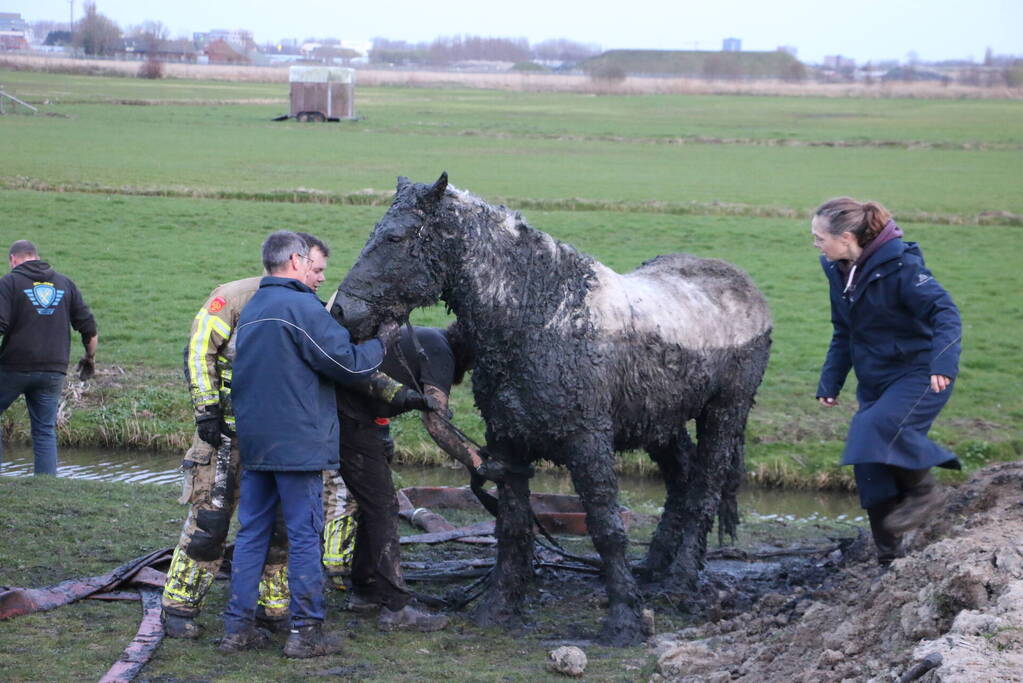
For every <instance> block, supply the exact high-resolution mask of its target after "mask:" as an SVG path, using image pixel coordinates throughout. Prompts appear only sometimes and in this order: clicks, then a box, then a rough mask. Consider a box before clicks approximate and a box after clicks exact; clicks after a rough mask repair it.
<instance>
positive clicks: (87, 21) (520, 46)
mask: <svg viewBox="0 0 1023 683" xmlns="http://www.w3.org/2000/svg"><path fill="white" fill-rule="evenodd" d="M66 26H67V24H66V23H65V24H59V23H57V22H52V21H44V22H36V23H35V24H34V27H33V28H34V29H35V31H36V32H37V33H40V34H42V33H45V34H46V36H47V39H46V44H48V45H68V44H69V45H71V46H73V47H75V48H76V49H79V50H81V51H82V52H83V53H85V54H87V55H100V56H102V55H111V54H114V53H116V52H120V51H122V50H123V49H124V43H125V40H126V39H129V40H133V41H134V42H135V43H136V44H137V45H138V47H139V48H141V49H142V50H143V51H145V52H147V53H153V52H158V51H160V49H161V48H162V47H163V46H164V45H165V44H166V43H167V42H169V39H170V35H169V31H168V29H167V27H166V26H165V25H164V24H163V23H162V22H160V21H145V22H143V23H142V24H139V25H137V26H131V27H129V28H128V29H127V31H122V29H121V27H120V26H118V24H117V22H115V21H114V20H113V19H110V18H109V17H107V16H106V15H104V14H102V13H100V12H99V11H98V10H97V9H96V4H95V3H87V4H86V5H85V14H84V16H82V18H81V19H80V20H79V21H77V22H75V24H74V26H73V27H71V30H70V31H66V30H63V29H64V27H66ZM179 40H187V39H179ZM306 42H317V43H321V45H322V46H323V47H324V48H332V47H334V48H336V49H338V50H341V49H342V48H340V47H339V46H337V43H339V42H340V41H338V40H337V39H336V38H325V39H319V40H316V39H312V38H308V39H306ZM349 52H351V51H345V53H346V54H345V55H344V56H345V57H348V58H351V57H354V56H357V54H355V53H352V54H348V53H349ZM599 53H600V46H599V45H593V44H585V43H577V42H574V41H571V40H566V39H563V38H558V39H553V40H545V41H543V42H540V43H536V44H535V45H531V44H530V43H529V41H528V40H526V39H525V38H497V37H484V36H471V35H464V36H463V35H458V36H444V37H439V38H436V39H434V40H433V41H430V42H422V43H408V42H405V41H399V40H389V39H387V38H375V39H374V40H373V49H372V51H371V53H370V54H369V55H364V56H367V57H369V59H370V61H371V62H374V63H377V64H395V65H419V64H431V65H447V64H453V63H456V62H463V61H472V60H481V61H501V62H525V61H530V60H539V61H548V62H573V63H574V62H578V61H580V60H583V59H586V58H587V57H592V56H594V55H597V54H599ZM319 56H320V57H323V55H319ZM331 56H336V55H331Z"/></svg>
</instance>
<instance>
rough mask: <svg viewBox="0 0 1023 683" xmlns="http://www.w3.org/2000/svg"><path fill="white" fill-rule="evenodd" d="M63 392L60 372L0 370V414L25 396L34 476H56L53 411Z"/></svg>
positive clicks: (55, 440) (55, 414) (55, 422)
mask: <svg viewBox="0 0 1023 683" xmlns="http://www.w3.org/2000/svg"><path fill="white" fill-rule="evenodd" d="M63 389H64V374H63V373H60V372H12V371H9V370H0V414H2V413H3V412H4V411H5V410H7V408H8V406H10V405H11V404H12V403H14V400H15V399H16V398H18V396H20V395H22V394H25V403H26V405H27V406H28V417H29V420H30V422H31V423H32V451H33V453H34V454H35V473H36V474H57V407H58V406H59V405H60V394H61V391H63ZM0 448H2V446H0ZM2 453H3V451H0V455H2Z"/></svg>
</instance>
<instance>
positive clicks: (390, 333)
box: [377, 320, 401, 352]
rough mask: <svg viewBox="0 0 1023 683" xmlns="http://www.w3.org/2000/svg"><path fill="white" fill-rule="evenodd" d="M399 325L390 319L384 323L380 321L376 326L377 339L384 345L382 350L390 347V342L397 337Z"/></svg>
mask: <svg viewBox="0 0 1023 683" xmlns="http://www.w3.org/2000/svg"><path fill="white" fill-rule="evenodd" d="M400 329H401V327H400V326H399V325H398V323H396V322H394V321H393V320H390V321H388V322H385V323H381V325H380V327H378V328H377V339H379V340H380V343H381V344H383V345H384V351H385V352H386V351H387V349H389V348H391V344H393V343H394V341H395V340H396V339H397V338H398V332H399V330H400Z"/></svg>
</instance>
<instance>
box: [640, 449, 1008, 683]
mask: <svg viewBox="0 0 1023 683" xmlns="http://www.w3.org/2000/svg"><path fill="white" fill-rule="evenodd" d="M907 542H908V543H907V544H908V550H909V552H908V555H907V556H906V557H905V558H902V559H899V560H896V561H895V562H894V563H893V564H892V565H891V567H890V568H889V569H888V570H887V571H883V570H881V568H879V567H878V566H877V565H876V563H875V560H874V555H873V548H872V546H871V544H870V543H869V539H867V538H866V537H861V538H860V539H858V540H856V541H854V542H851V543H843V544H842V547H840V548H838V549H836V550H835V551H832V552H831V553H830V554H829V555H828V556H826V557H823V558H821V559H818V560H810V561H808V562H803V563H800V564H794V565H793V566H792V567H791V568H790V570H786V569H785V568H784V567H779V568H776V571H775V572H773V573H772V572H768V573H769V574H772V577H771V581H770V582H773V583H774V584H776V585H778V586H779V588H778V589H777V590H768V592H766V593H764V594H762V595H761V596H759V597H758V598H757V599H756V603H755V604H754V605H753V606H752V608H751V609H749V610H745V611H743V610H742V609H741V607H740V609H739V610H738V613H736V611H737V610H736V609H735V607H737V606H738V605H736V604H735V603H736V600H737V599H741V597H742V596H743V595H746V596H749V595H750V594H751V592H750V588H751V584H750V583H749V582H745V581H733V582H731V584H730V583H729V581H728V580H727V574H718V575H715V572H714V571H711V572H710V573H709V576H710V581H709V584H710V585H711V586H712V587H713V588H714V589H716V590H717V591H718V600H717V602H716V605H717V610H718V613H719V614H720V618H714V617H715V614H714V613H713V612H714V606H713V604H712V609H711V613H710V614H709V615H708V616H709V617H710V619H709V620H708V621H706V622H705V623H703V624H700V625H696V626H691V627H688V628H685V629H684V630H681V631H677V632H674V633H662V634H659V635H657V636H655V637H654V638H653V639H652V640H651V641H650V642H651V649H652V652H653V654H654V655H655V656H656V657H657V659H658V667H657V668H658V672H659V673H657V674H655V675H654V676H653V680H657V681H662V680H664V681H685V682H692V683H696V682H700V681H707V682H711V681H713V682H721V681H758V682H759V681H911V680H918V681H925V682H928V681H963V682H965V681H969V682H971V683H973V682H975V681H1023V463H1018V462H1017V463H1005V464H999V465H993V466H991V467H988V468H985V469H984V470H981V471H979V472H977V473H976V474H975V475H974V476H973V477H972V478H971V479H970V480H969V482H967V483H966V484H963V485H960V486H958V487H955V488H952V487H950V488H949V489H948V490H947V491H946V500H945V504H944V506H943V508H942V510H941V511H940V512H939V513H938V514H937V515H936V516H935V518H934V519H933V520H932V521H931V522H930V523H929V524H927V525H925V526H924V527H923V528H921V529H920V530H918V531H917V532H916V533H915V535H914V536H913V537H912V538H908V539H907ZM711 569H713V566H712V567H711ZM777 569H780V570H781V572H780V574H779V572H778V571H777ZM786 573H788V575H789V576H788V580H787V581H779V578H780V577H781V576H782V575H784V574H786ZM770 582H768V583H765V584H764V585H769V583H770ZM786 583H787V584H788V586H787V587H786V586H785V585H784V584H786ZM712 603H713V601H712ZM730 603H731V604H730ZM938 662H940V664H939V663H938ZM935 664H937V666H934V665H935ZM928 667H933V668H930V669H929V670H928Z"/></svg>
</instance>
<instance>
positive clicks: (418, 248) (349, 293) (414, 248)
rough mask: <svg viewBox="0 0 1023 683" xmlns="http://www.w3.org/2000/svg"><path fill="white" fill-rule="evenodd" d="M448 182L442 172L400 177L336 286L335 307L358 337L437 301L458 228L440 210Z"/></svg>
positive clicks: (443, 284)
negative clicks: (421, 179) (432, 178)
mask: <svg viewBox="0 0 1023 683" xmlns="http://www.w3.org/2000/svg"><path fill="white" fill-rule="evenodd" d="M447 187H448V175H447V173H442V174H441V176H440V178H439V179H438V180H437V182H435V183H434V184H433V185H426V184H423V183H412V182H410V181H409V179H408V178H405V177H401V178H398V190H397V192H396V193H395V196H394V203H392V204H391V208H390V209H388V210H387V213H386V214H384V217H383V218H382V219H381V220H380V222H379V223H377V224H376V227H375V228H374V229H373V234H371V235H370V237H369V241H367V242H366V246H364V247H363V248H362V253H361V254H359V258H358V260H357V261H356V262H355V265H354V266H352V269H351V270H350V271H348V274H347V275H346V276H345V279H344V281H343V282H342V283H341V285H340V286H339V287H338V291H337V295H336V297H335V300H334V307H333V312H334V314H335V316H337V317H338V318H339V319H340V320H341V321H342V322H343V323H344V325H345V326H346V327H347V328H348V329H349V331H351V333H352V334H353V335H354V336H355V337H356V338H358V339H364V338H366V337H369V336H371V335H372V334H373V332H374V331H375V330H376V329H377V327H378V326H379V325H380V323H382V322H384V321H387V320H397V321H401V320H404V319H406V318H407V317H408V314H409V312H410V311H411V310H412V309H414V308H418V307H420V306H428V305H431V304H434V303H436V302H437V300H438V299H439V298H440V296H441V293H442V292H443V291H444V287H445V284H446V280H447V273H448V272H449V263H450V261H451V259H452V257H454V256H455V253H454V252H455V251H456V250H455V249H453V248H452V247H451V245H448V244H445V242H447V241H450V238H451V237H452V236H453V234H454V231H453V229H452V226H451V225H449V224H448V222H449V220H450V217H448V218H445V217H444V213H443V212H442V210H441V204H442V200H443V199H444V195H445V192H446V190H447Z"/></svg>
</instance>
